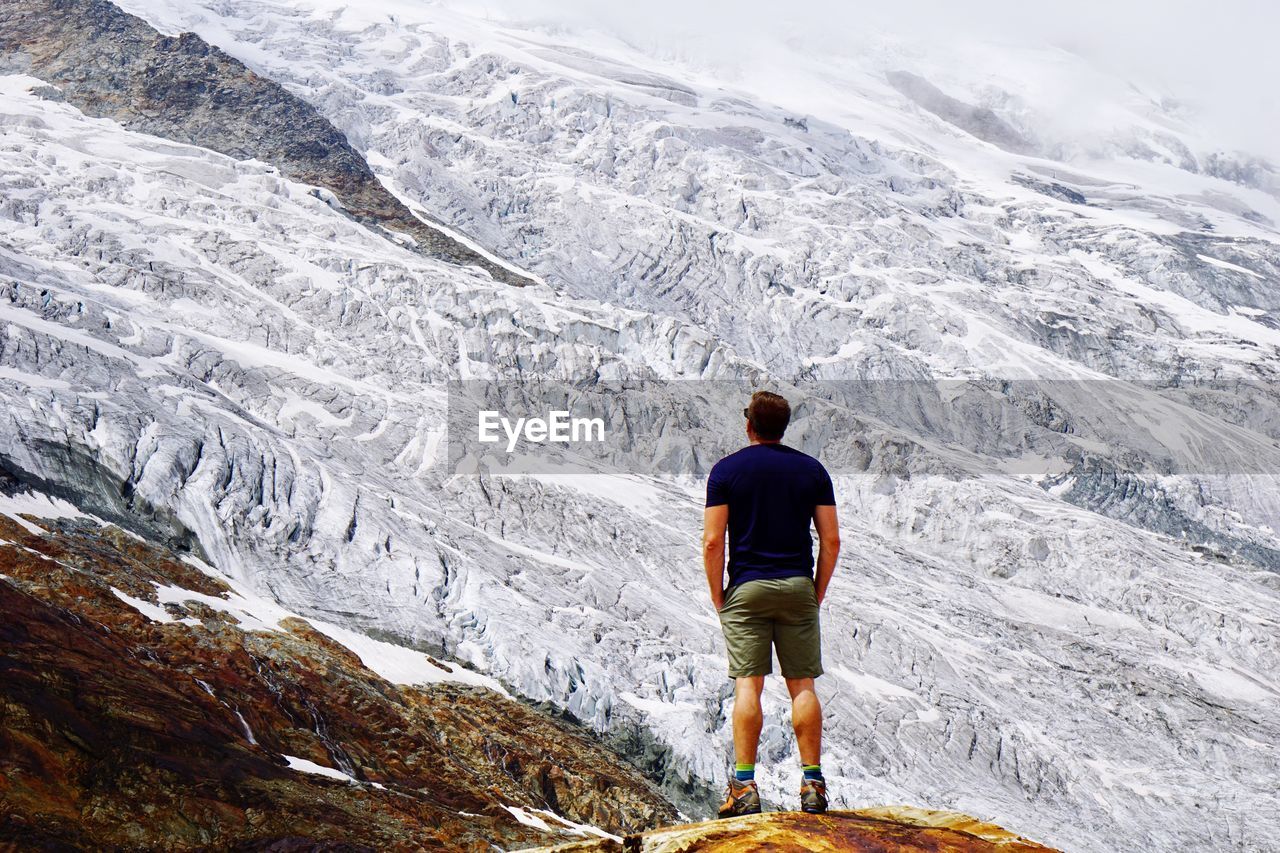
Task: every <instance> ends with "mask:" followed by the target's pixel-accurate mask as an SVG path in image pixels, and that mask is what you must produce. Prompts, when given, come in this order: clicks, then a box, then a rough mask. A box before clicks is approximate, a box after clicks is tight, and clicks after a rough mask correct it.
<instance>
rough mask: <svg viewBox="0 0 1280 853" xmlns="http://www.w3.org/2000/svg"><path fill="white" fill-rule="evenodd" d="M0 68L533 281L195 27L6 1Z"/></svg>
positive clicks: (110, 8)
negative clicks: (395, 189) (386, 182)
mask: <svg viewBox="0 0 1280 853" xmlns="http://www.w3.org/2000/svg"><path fill="white" fill-rule="evenodd" d="M0 68H7V69H8V70H10V71H22V72H25V73H29V74H31V75H33V76H36V77H40V78H42V79H44V80H46V81H48V82H51V83H55V84H57V85H58V86H59V87H61V90H62V92H61V94H62V97H64V98H65V99H66V100H67V101H68V102H70V103H71V104H73V105H75V106H76V107H77V108H79V109H80V110H81V111H83V112H85V113H87V114H89V115H93V116H100V117H107V118H112V119H114V120H116V121H118V122H120V123H121V124H123V125H124V126H125V127H128V128H130V129H131V130H136V131H140V132H142V133H148V134H151V135H153V136H159V137H162V138H165V139H172V140H174V141H177V142H185V143H190V144H194V145H200V146H202V147H205V148H211V149H213V150H214V151H218V152H220V153H223V154H226V155H228V156H231V157H235V158H238V159H248V158H256V159H258V160H261V161H263V162H265V163H270V164H272V165H274V166H276V167H277V168H278V169H280V171H281V172H282V173H283V174H284V175H286V176H287V177H289V178H292V179H294V180H298V181H302V182H305V183H309V184H315V185H317V186H320V187H324V188H326V189H328V190H330V191H332V192H333V193H334V194H335V195H336V196H337V197H338V199H339V200H340V201H341V203H342V205H343V206H344V207H345V209H346V210H347V211H348V212H349V213H350V214H351V215H352V216H354V217H355V218H357V219H359V220H361V221H363V222H365V223H367V224H369V225H370V226H374V227H381V228H385V229H387V230H388V231H393V232H398V233H404V234H407V235H409V236H410V237H412V238H413V239H414V240H415V241H416V242H417V247H418V249H419V250H420V251H422V252H423V253H425V254H428V255H430V256H432V257H438V258H441V259H443V260H446V261H449V262H451V263H456V264H461V265H469V266H477V267H480V268H481V269H484V270H486V271H488V273H489V274H490V275H492V276H493V277H494V278H495V279H497V280H499V281H505V282H507V283H509V284H515V285H525V284H529V283H531V280H530V279H528V278H526V277H524V276H521V275H519V274H517V273H514V272H512V271H510V270H508V269H506V268H504V267H502V266H500V265H498V264H495V263H493V262H491V261H489V260H488V259H487V258H484V257H482V256H481V255H480V254H478V253H477V252H475V251H473V250H472V249H470V248H468V247H467V246H465V245H463V244H461V243H459V242H457V241H456V240H453V239H451V238H450V237H448V236H446V235H445V234H444V233H442V232H440V231H438V230H436V229H434V228H432V227H430V226H429V225H427V224H425V223H424V222H422V221H421V220H420V219H418V218H417V217H416V216H414V214H413V213H412V212H411V211H410V210H409V209H408V208H407V207H405V205H404V204H403V203H401V202H400V201H399V200H398V199H396V198H395V197H394V196H393V195H392V194H391V193H390V192H388V191H387V189H386V188H385V187H383V186H382V184H381V183H379V182H378V180H377V178H376V177H375V176H374V174H373V172H372V171H371V170H370V169H369V165H368V164H367V163H366V162H365V160H364V158H363V157H362V156H361V155H360V153H359V152H357V151H356V150H355V149H354V148H352V147H351V145H350V144H349V143H348V142H347V140H346V137H344V136H343V135H342V133H340V132H339V131H338V130H337V128H335V127H334V126H333V125H332V124H331V123H330V122H329V120H328V119H326V118H324V117H323V116H322V115H320V113H319V112H318V111H317V110H316V109H315V108H314V107H312V106H311V105H310V104H308V103H307V102H306V101H304V100H302V99H301V98H299V97H297V96H295V95H293V94H291V93H290V92H289V91H287V90H286V89H285V88H283V87H282V86H280V85H279V84H278V83H276V82H274V81H272V80H269V79H267V78H264V77H261V76H259V75H257V74H255V73H254V72H252V71H250V70H249V69H248V68H246V67H245V65H244V64H243V63H242V62H240V61H239V60H237V59H235V58H233V57H231V56H229V55H227V54H226V53H224V52H223V51H221V50H219V49H218V48H216V47H213V46H211V45H209V44H208V43H206V42H205V41H204V40H203V39H201V38H200V37H199V36H197V35H195V34H194V33H182V34H181V35H178V36H165V35H162V34H160V33H158V32H156V31H155V30H154V29H152V28H151V27H150V26H149V25H147V23H146V22H145V21H143V20H141V19H140V18H137V17H134V16H133V15H129V14H126V13H125V12H123V11H121V10H120V9H119V8H118V7H116V6H115V5H113V4H111V3H108V2H106V0H6V2H5V3H4V4H3V5H0Z"/></svg>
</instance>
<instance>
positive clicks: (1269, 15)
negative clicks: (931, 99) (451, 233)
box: [445, 0, 1280, 160]
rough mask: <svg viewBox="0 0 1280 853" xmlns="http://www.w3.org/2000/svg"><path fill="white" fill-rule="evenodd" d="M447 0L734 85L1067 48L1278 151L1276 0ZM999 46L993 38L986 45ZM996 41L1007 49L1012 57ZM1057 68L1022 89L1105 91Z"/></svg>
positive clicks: (1279, 21) (1223, 131)
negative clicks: (883, 49)
mask: <svg viewBox="0 0 1280 853" xmlns="http://www.w3.org/2000/svg"><path fill="white" fill-rule="evenodd" d="M445 2H446V5H450V6H457V7H462V8H466V9H468V10H470V11H473V12H474V11H481V12H482V13H484V14H487V15H489V16H490V17H492V18H495V19H498V20H502V19H509V20H513V21H518V22H521V23H525V24H527V23H531V22H532V23H537V24H538V25H540V26H543V27H549V28H562V29H565V30H568V31H581V30H588V29H590V30H597V31H602V32H605V33H609V34H611V35H613V36H615V37H618V38H621V39H623V40H625V41H627V42H628V43H629V44H631V45H632V46H634V47H636V48H639V49H641V50H643V51H644V52H646V53H649V54H651V55H657V56H661V57H663V58H665V59H670V60H671V61H673V62H674V63H678V64H688V65H690V66H693V67H697V66H701V67H702V68H703V69H706V70H713V69H718V70H719V72H721V73H722V75H723V76H725V77H727V78H730V79H729V82H732V81H733V80H732V78H734V77H735V75H742V74H748V75H755V76H757V77H758V76H759V75H761V74H762V73H768V72H769V71H770V66H771V64H776V65H778V66H782V65H783V64H785V63H786V62H787V56H788V55H789V53H788V51H790V53H791V55H797V54H803V55H806V56H814V55H829V56H833V57H847V58H850V59H854V60H857V59H858V58H859V54H865V53H867V52H868V50H869V45H875V44H879V45H881V46H883V45H884V44H885V43H886V42H888V43H893V44H898V45H900V46H901V47H902V48H903V49H904V50H905V51H907V53H908V54H912V53H915V54H916V55H920V56H924V57H925V58H926V64H935V63H936V65H937V66H938V68H939V69H940V73H941V71H943V70H949V71H950V72H953V73H956V74H961V73H967V74H969V75H970V76H971V77H973V78H974V79H978V78H980V77H981V76H982V75H983V73H984V72H985V71H986V69H985V68H982V67H979V66H983V65H985V64H989V65H990V66H991V68H992V69H993V73H994V75H995V76H997V77H999V76H1001V75H1003V77H1004V78H1007V79H1008V81H1009V83H1010V85H1011V87H1012V86H1014V85H1017V84H1019V83H1020V82H1026V78H1027V77H1029V76H1034V75H1030V74H1027V73H1025V72H1026V69H1025V68H1024V67H1023V66H1022V65H1019V64H1018V63H1019V62H1025V61H1026V55H1027V54H1026V52H1023V53H1022V54H1021V56H1020V58H1019V60H1018V62H1014V63H1010V62H1008V61H1007V60H1008V57H1009V54H1010V53H1011V52H1013V51H1015V50H1017V49H1018V48H1026V47H1033V48H1034V47H1050V46H1052V47H1057V48H1063V49H1066V50H1069V51H1071V52H1072V53H1074V54H1076V55H1078V56H1081V57H1083V58H1086V59H1087V60H1088V61H1089V63H1090V64H1091V65H1093V66H1094V67H1096V68H1097V69H1098V71H1099V72H1102V74H1103V75H1105V76H1107V77H1109V78H1112V79H1113V83H1115V84H1119V83H1122V82H1133V83H1135V84H1138V85H1139V86H1140V87H1141V88H1142V90H1143V91H1144V92H1154V93H1159V94H1165V95H1172V96H1175V97H1177V98H1178V99H1179V100H1181V101H1183V102H1185V103H1186V104H1187V105H1188V107H1189V108H1191V109H1193V110H1194V111H1195V113H1196V115H1198V119H1197V120H1196V122H1195V123H1196V125H1197V126H1198V127H1199V128H1200V130H1201V131H1202V134H1203V136H1204V137H1207V138H1209V139H1212V140H1215V141H1214V142H1213V143H1209V144H1210V145H1211V146H1212V147H1217V146H1221V147H1223V148H1243V149H1246V150H1251V151H1255V152H1259V153H1264V154H1266V155H1267V156H1269V157H1271V158H1272V159H1273V160H1280V142H1278V141H1277V140H1278V139H1280V93H1278V92H1277V83H1280V50H1278V49H1277V45H1276V41H1277V35H1278V34H1280V4H1276V3H1271V2H1268V0H1218V2H1205V0H1196V2H1191V0H1072V2H1058V3H1052V4H1050V3H1046V2H1034V0H952V1H951V2H941V0H882V1H881V2H862V0H793V2H789V3H783V2H777V0H734V2H729V0H647V2H644V3H624V2H613V1H612V0H445ZM993 44H994V45H995V46H997V49H994V50H991V49H988V46H989V45H993ZM1000 45H1004V46H1006V47H1007V48H1008V50H1006V51H1005V52H1004V55H1003V56H1002V54H1001V50H1000V49H999V46H1000ZM779 46H784V47H785V50H784V49H778V48H779ZM1046 55H1049V54H1046ZM928 60H932V62H929V61H928ZM1047 64H1049V63H1047ZM776 70H777V72H778V73H782V70H783V69H782V68H781V67H779V68H777V69H776ZM1054 73H1055V72H1054V69H1049V70H1048V72H1047V74H1048V76H1047V77H1046V78H1045V79H1044V80H1039V81H1037V84H1038V85H1037V86H1035V87H1032V88H1031V89H1029V90H1026V91H1024V92H1020V93H1019V94H1028V93H1029V92H1030V93H1035V94H1038V95H1040V96H1042V97H1044V98H1046V99H1048V100H1049V101H1050V104H1049V106H1050V107H1054V108H1055V109H1056V106H1055V104H1056V102H1058V101H1060V102H1061V103H1063V104H1080V103H1087V102H1088V101H1089V100H1090V99H1093V98H1095V97H1097V96H1098V95H1099V92H1098V90H1097V86H1098V85H1099V82H1098V80H1097V79H1079V78H1080V75H1072V76H1073V77H1074V78H1077V79H1071V77H1068V79H1059V78H1060V77H1061V76H1062V75H1061V69H1057V73H1058V74H1059V77H1054ZM1073 88H1075V89H1076V91H1071V89H1073ZM958 94H962V93H958ZM1042 106H1043V105H1042ZM1064 110H1065V107H1064ZM1063 118H1064V121H1069V119H1070V117H1069V116H1064V117H1063ZM1219 140H1220V141H1219ZM1206 142H1207V139H1206Z"/></svg>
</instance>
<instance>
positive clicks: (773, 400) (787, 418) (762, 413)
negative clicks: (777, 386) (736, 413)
mask: <svg viewBox="0 0 1280 853" xmlns="http://www.w3.org/2000/svg"><path fill="white" fill-rule="evenodd" d="M742 414H743V415H745V416H746V418H747V435H748V436H750V437H751V438H752V439H753V440H757V441H781V440H782V434H783V433H784V432H786V431H787V424H788V423H790V422H791V406H790V405H789V404H788V403H787V401H786V400H785V399H784V398H783V397H780V396H779V395H777V394H772V393H770V392H768V391H757V392H756V393H754V394H752V395H751V405H749V406H747V407H746V408H745V409H743V410H742Z"/></svg>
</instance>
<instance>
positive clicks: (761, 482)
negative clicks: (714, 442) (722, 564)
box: [707, 443, 835, 585]
mask: <svg viewBox="0 0 1280 853" xmlns="http://www.w3.org/2000/svg"><path fill="white" fill-rule="evenodd" d="M834 503H835V494H834V490H833V488H832V485H831V477H830V476H829V475H828V474H827V472H826V469H824V468H823V467H822V463H820V462H819V461H818V460H817V459H814V458H813V457H812V456H809V455H807V454H805V453H801V452H800V451H799V450H796V449H794V448H791V447H787V446H785V445H782V444H777V443H762V444H752V445H749V446H747V447H744V448H743V449H741V450H739V451H738V452H736V453H732V454H730V455H729V456H726V457H725V458H723V459H721V460H720V461H719V462H717V463H716V465H715V467H713V468H712V469H711V475H710V477H709V478H708V481H707V506H708V507H711V506H720V505H728V507H729V536H728V540H729V542H728V544H729V583H730V585H733V584H739V583H743V582H744V581H748V580H755V579H761V578H785V577H794V576H812V573H813V540H812V538H811V537H810V535H809V525H810V523H811V521H812V519H813V511H814V508H815V507H817V506H828V505H833V504H834Z"/></svg>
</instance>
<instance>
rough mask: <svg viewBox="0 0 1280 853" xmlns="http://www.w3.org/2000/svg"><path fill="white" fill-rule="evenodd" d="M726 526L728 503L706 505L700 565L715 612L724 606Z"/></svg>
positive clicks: (703, 517)
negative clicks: (705, 572) (704, 573)
mask: <svg viewBox="0 0 1280 853" xmlns="http://www.w3.org/2000/svg"><path fill="white" fill-rule="evenodd" d="M728 526H729V505H728V504H721V505H720V506H709V507H707V509H706V511H705V512H704V513H703V515H702V566H703V568H705V569H706V571H707V587H708V588H709V589H710V590H711V603H712V604H713V605H715V608H716V612H717V613H718V612H720V609H721V608H722V607H724V532H725V529H726V528H727V527H728Z"/></svg>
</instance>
